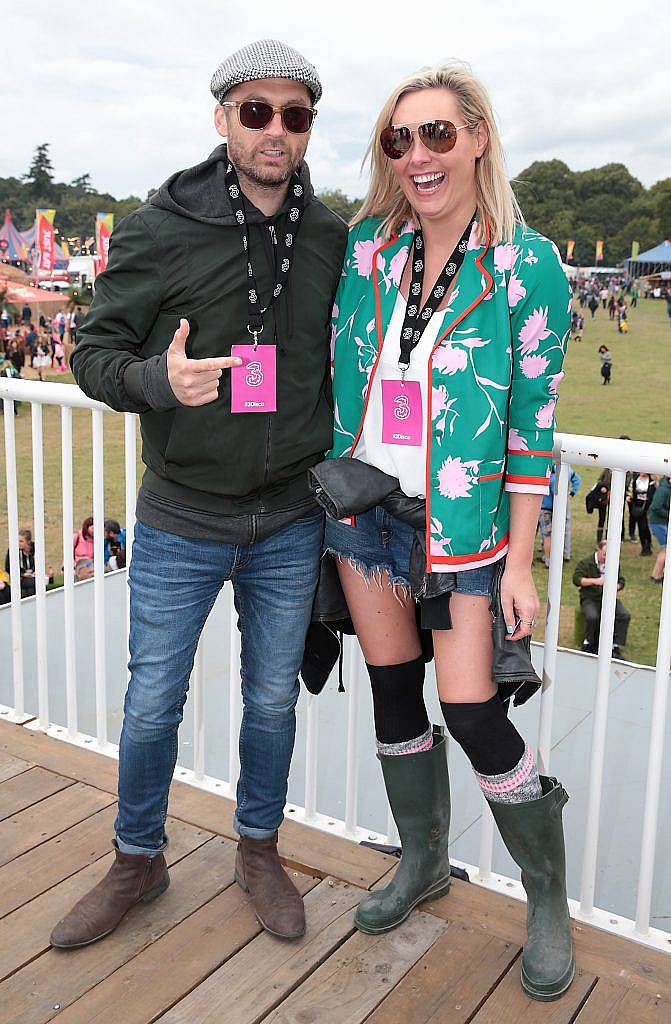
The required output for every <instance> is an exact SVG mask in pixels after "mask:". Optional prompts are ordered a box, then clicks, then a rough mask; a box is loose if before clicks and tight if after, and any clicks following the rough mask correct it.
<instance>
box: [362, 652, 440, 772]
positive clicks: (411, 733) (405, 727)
mask: <svg viewBox="0 0 671 1024" xmlns="http://www.w3.org/2000/svg"><path fill="white" fill-rule="evenodd" d="M366 668H367V669H368V675H369V676H370V682H371V687H372V690H373V714H374V716H375V735H376V737H377V740H378V743H381V744H402V743H406V742H407V741H408V740H414V739H417V738H418V737H420V736H424V735H425V734H426V732H427V730H428V729H429V716H428V715H427V713H426V706H425V704H424V658H423V657H422V656H421V655H420V656H419V658H415V660H414V661H406V662H405V663H404V664H402V665H369V664H366ZM399 752H400V751H399Z"/></svg>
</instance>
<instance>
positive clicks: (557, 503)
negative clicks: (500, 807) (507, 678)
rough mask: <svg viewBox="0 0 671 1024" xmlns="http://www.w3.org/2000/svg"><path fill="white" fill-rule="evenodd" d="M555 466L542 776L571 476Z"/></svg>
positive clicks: (567, 470) (554, 674) (564, 465)
mask: <svg viewBox="0 0 671 1024" xmlns="http://www.w3.org/2000/svg"><path fill="white" fill-rule="evenodd" d="M555 465H556V466H557V471H556V474H555V496H554V503H553V507H552V539H551V544H550V573H549V579H548V599H547V613H546V619H545V640H544V643H543V689H542V693H541V709H540V724H539V729H538V768H539V770H540V771H541V772H543V774H545V775H547V774H548V773H549V770H550V751H551V749H552V717H553V711H554V687H555V679H556V677H557V643H558V641H559V617H560V614H561V585H562V573H563V570H564V537H565V534H566V511H567V506H568V500H569V498H568V485H569V479H570V476H571V467H570V466H569V465H568V463H564V462H562V461H561V453H559V454H558V455H557V461H556V463H555Z"/></svg>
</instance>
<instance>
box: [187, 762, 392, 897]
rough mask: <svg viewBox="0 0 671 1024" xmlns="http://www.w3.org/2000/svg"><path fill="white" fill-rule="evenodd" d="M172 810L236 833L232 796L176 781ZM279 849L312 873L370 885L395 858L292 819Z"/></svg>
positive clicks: (285, 861) (292, 865)
mask: <svg viewBox="0 0 671 1024" xmlns="http://www.w3.org/2000/svg"><path fill="white" fill-rule="evenodd" d="M168 809H169V812H170V814H172V815H173V816H174V817H176V818H180V819H181V820H182V821H188V822H189V824H191V825H200V826H201V827H202V828H208V829H210V830H211V831H217V832H219V833H220V834H223V835H228V834H229V832H230V834H231V835H232V836H234V835H235V833H234V832H233V830H232V826H231V821H232V818H233V811H234V809H235V805H234V803H233V801H232V800H227V799H225V798H224V797H220V796H216V795H215V794H213V793H206V792H204V791H203V790H199V789H194V787H193V786H188V785H186V784H185V783H180V782H173V784H172V788H171V790H170V803H169V805H168ZM278 850H279V854H280V858H281V860H282V863H283V864H284V865H285V866H286V867H289V868H293V869H295V870H296V871H301V872H303V873H304V874H308V875H319V876H321V877H327V876H328V877H334V878H339V879H340V880H341V881H343V882H351V883H352V884H353V885H358V886H361V887H362V888H365V889H368V888H370V887H371V886H372V885H374V884H375V882H376V881H377V880H378V879H379V878H380V877H381V876H382V875H384V874H385V873H386V872H387V871H388V870H389V868H390V867H391V866H392V864H394V863H396V861H395V860H394V858H392V857H388V856H387V855H386V854H383V853H377V851H375V850H369V849H368V848H367V847H365V846H360V845H359V844H358V843H354V842H351V841H350V840H348V839H342V838H341V837H340V836H331V835H328V834H327V833H326V832H322V831H320V830H319V829H314V828H308V827H306V826H305V825H299V824H297V823H296V822H295V821H291V819H287V820H285V821H284V823H283V825H282V827H281V828H280V835H279V844H278Z"/></svg>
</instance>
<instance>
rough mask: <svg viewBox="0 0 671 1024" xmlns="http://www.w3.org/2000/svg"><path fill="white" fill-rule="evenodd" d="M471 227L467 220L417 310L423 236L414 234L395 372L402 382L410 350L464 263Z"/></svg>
mask: <svg viewBox="0 0 671 1024" xmlns="http://www.w3.org/2000/svg"><path fill="white" fill-rule="evenodd" d="M473 216H475V215H473ZM472 223H473V217H471V219H470V220H469V222H468V224H467V225H466V227H465V228H464V233H463V235H462V236H461V238H460V239H459V241H458V242H457V244H456V246H455V247H454V251H453V253H452V255H451V256H450V258H449V259H448V261H447V263H446V264H445V266H444V267H443V269H442V270H441V272H440V274H439V275H438V280H437V281H436V283H435V285H434V286H433V290H432V292H431V294H430V295H429V297H428V299H427V300H426V302H425V304H424V307H423V308H422V309H421V310H420V308H419V301H420V298H421V295H422V288H423V285H424V256H423V253H424V236H423V235H422V229H421V228H419V227H418V228H417V230H416V231H415V240H414V243H413V256H412V258H413V264H412V281H411V284H410V294H409V295H408V303H407V306H406V310H405V319H404V321H403V330H402V331H401V357H400V359H399V361H398V368H399V370H400V371H401V379H402V380H403V379H405V374H406V371H407V369H408V367H409V366H410V359H411V357H412V352H413V349H415V348H416V347H417V345H418V344H419V340H420V338H421V337H422V335H423V334H424V331H425V330H426V327H427V325H428V323H429V320H430V319H431V317H432V316H433V314H434V312H435V311H436V309H437V308H438V306H439V305H440V301H441V299H442V298H443V297H444V296H445V293H446V291H447V289H448V288H449V285H450V282H451V281H452V279H453V278H454V277H455V275H456V273H457V271H458V270H459V268H460V266H461V264H462V263H463V262H464V256H465V254H466V250H467V248H468V239H469V236H470V233H471V225H472Z"/></svg>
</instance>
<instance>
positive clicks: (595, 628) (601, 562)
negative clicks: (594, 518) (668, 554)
mask: <svg viewBox="0 0 671 1024" xmlns="http://www.w3.org/2000/svg"><path fill="white" fill-rule="evenodd" d="M605 572H606V541H605V540H600V541H599V543H598V544H597V546H596V551H595V552H594V554H593V555H588V556H587V558H583V560H582V561H581V562H578V564H577V565H576V567H575V572H574V573H573V585H574V586H576V587H579V588H580V610H581V611H582V613H583V615H584V616H585V639H584V641H583V650H584V651H588V652H589V653H590V654H596V653H597V652H598V650H599V626H600V624H601V601H602V598H603V583H604V579H605V575H604V574H605ZM623 588H624V576H622V575H621V574H620V575H618V578H617V589H618V590H622V589H623ZM630 619H631V615H630V613H629V612H628V611H627V609H626V608H625V607H624V605H623V604H622V602H621V601H620V600H617V601H616V602H615V628H614V632H613V657H614V658H621V657H622V653H621V651H620V647H625V646H626V643H627V630H628V628H629V620H630Z"/></svg>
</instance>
